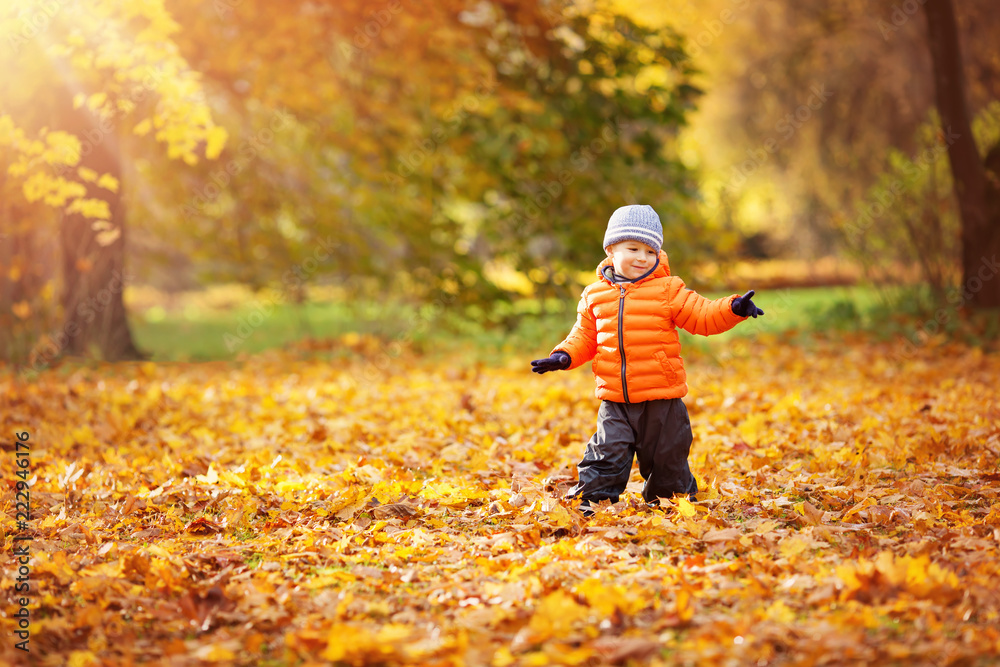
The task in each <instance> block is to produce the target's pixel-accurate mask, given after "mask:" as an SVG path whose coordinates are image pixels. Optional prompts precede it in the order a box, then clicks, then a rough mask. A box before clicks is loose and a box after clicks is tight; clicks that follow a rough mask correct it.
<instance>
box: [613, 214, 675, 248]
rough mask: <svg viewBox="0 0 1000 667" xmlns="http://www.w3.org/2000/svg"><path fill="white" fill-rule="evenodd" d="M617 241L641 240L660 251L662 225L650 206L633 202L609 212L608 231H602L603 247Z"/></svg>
mask: <svg viewBox="0 0 1000 667" xmlns="http://www.w3.org/2000/svg"><path fill="white" fill-rule="evenodd" d="M619 241H642V242H643V243H645V244H646V245H648V246H650V247H652V248H653V249H654V250H656V252H660V246H662V245H663V227H662V226H661V225H660V216H658V215H656V211H654V210H653V207H652V206H646V205H645V204H634V205H631V206H622V207H621V208H619V209H618V210H616V211H615V212H614V213H612V214H611V219H610V220H608V231H606V232H604V247H605V248H607V247H608V246H609V245H614V244H616V243H618V242H619Z"/></svg>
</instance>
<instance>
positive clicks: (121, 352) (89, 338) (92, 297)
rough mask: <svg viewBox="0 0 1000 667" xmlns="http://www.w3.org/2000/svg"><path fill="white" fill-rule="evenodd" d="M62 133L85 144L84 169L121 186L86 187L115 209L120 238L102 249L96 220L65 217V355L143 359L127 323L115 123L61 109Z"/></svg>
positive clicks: (83, 110)
mask: <svg viewBox="0 0 1000 667" xmlns="http://www.w3.org/2000/svg"><path fill="white" fill-rule="evenodd" d="M60 108H61V109H62V110H63V112H62V113H63V123H61V124H60V128H61V129H65V130H66V131H69V132H72V133H74V134H75V135H77V136H78V137H79V138H80V142H81V143H82V151H81V153H82V155H81V160H80V166H84V167H87V168H89V169H93V170H94V171H96V172H97V173H98V174H99V175H103V174H111V175H112V176H114V177H115V178H116V179H118V181H119V189H118V191H117V192H112V191H110V190H107V189H105V188H99V187H97V186H96V185H95V184H93V183H87V196H88V197H94V198H98V199H103V200H105V201H107V202H108V204H109V207H110V209H111V221H110V222H111V224H112V225H113V227H114V228H115V229H118V230H120V232H121V233H120V234H119V236H118V238H117V239H115V240H114V242H112V243H110V244H108V245H101V244H100V243H99V242H98V233H97V232H96V231H94V229H93V223H94V219H93V218H85V217H83V216H82V215H80V214H78V213H75V214H72V215H68V214H64V215H63V218H62V228H61V230H60V231H61V234H60V236H61V238H60V241H61V245H62V278H63V293H62V305H63V309H64V312H65V324H64V327H63V333H64V340H65V343H64V344H63V351H64V352H68V353H69V354H76V355H88V354H91V353H94V352H96V353H97V354H98V355H99V356H100V357H101V358H103V359H106V360H108V361H117V360H124V359H140V358H142V355H141V353H140V352H139V350H138V349H136V347H135V344H134V343H133V341H132V333H131V331H130V330H129V327H128V320H127V319H126V317H125V303H124V301H123V300H122V294H123V292H124V289H125V282H126V275H127V274H126V273H125V207H124V205H123V203H122V200H121V172H122V169H121V154H120V150H119V146H118V137H117V136H116V127H115V124H114V122H113V120H107V119H105V120H103V121H102V120H101V119H100V118H98V117H96V116H94V114H92V113H90V112H89V111H88V110H87V109H86V108H81V109H73V107H72V103H71V102H69V100H66V102H65V103H64V104H63V105H61V107H60Z"/></svg>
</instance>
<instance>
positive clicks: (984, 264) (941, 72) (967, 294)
mask: <svg viewBox="0 0 1000 667" xmlns="http://www.w3.org/2000/svg"><path fill="white" fill-rule="evenodd" d="M924 11H925V12H926V14H927V44H928V47H929V48H930V52H931V61H932V63H933V69H934V91H935V103H936V105H937V109H938V113H939V114H940V116H941V124H942V126H943V129H944V130H945V136H946V137H949V140H950V138H951V137H955V139H954V140H951V143H950V144H949V145H948V162H949V164H950V165H951V173H952V176H953V179H954V183H955V186H954V187H955V197H956V198H957V199H958V207H959V212H960V214H961V216H962V291H963V295H964V300H966V301H967V302H968V303H969V305H971V306H973V307H977V308H984V307H998V306H1000V275H998V271H1000V269H998V266H997V259H998V257H997V256H998V255H1000V218H998V217H997V215H996V213H995V212H992V211H990V210H989V208H988V206H987V180H986V169H985V166H984V164H983V160H982V159H980V157H979V151H978V150H977V149H976V142H975V140H974V139H973V136H972V126H971V123H970V114H969V109H968V106H967V104H966V97H965V77H964V75H963V72H962V54H961V49H960V45H959V43H958V26H957V23H956V21H955V9H954V6H953V5H952V0H927V1H926V2H925V3H924ZM991 213H992V215H991Z"/></svg>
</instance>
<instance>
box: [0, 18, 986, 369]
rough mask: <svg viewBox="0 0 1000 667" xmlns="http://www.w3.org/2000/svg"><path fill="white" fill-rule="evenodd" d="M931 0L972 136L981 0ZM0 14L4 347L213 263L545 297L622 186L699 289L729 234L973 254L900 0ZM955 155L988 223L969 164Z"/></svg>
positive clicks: (746, 248)
mask: <svg viewBox="0 0 1000 667" xmlns="http://www.w3.org/2000/svg"><path fill="white" fill-rule="evenodd" d="M947 4H949V5H950V3H947ZM929 9H930V3H928V10H929ZM954 9H955V15H956V17H957V23H956V26H957V27H956V34H957V37H958V43H959V44H960V46H961V57H960V59H959V60H955V61H954V62H956V63H959V64H960V65H961V67H962V72H963V74H964V78H965V86H964V88H965V92H964V95H965V97H966V102H967V107H966V109H965V113H966V114H967V115H968V116H969V120H970V121H971V123H972V134H973V135H974V139H975V151H976V153H977V155H978V157H979V158H980V159H981V160H982V162H981V164H982V165H987V164H988V163H987V161H986V156H987V154H989V152H990V151H991V150H994V151H995V152H994V153H993V155H997V154H1000V151H996V150H995V147H996V146H997V141H998V137H1000V129H998V128H1000V109H998V106H997V103H996V100H997V99H998V92H1000V91H998V90H997V86H1000V84H998V83H997V81H998V79H997V77H996V72H997V69H998V67H1000V47H998V46H997V44H998V42H997V40H996V39H995V36H996V35H997V34H1000V33H998V30H1000V18H998V17H997V15H996V12H995V11H992V9H991V5H990V3H988V2H986V1H985V0H973V1H970V2H962V3H957V4H956V5H955V6H954ZM3 12H4V13H3V14H2V15H0V35H2V36H3V37H4V40H5V44H4V45H2V46H3V47H4V50H3V51H2V52H0V59H2V61H3V64H4V70H5V71H7V72H13V73H15V74H14V75H12V76H7V77H5V78H4V80H3V81H2V82H0V193H2V203H0V235H2V236H0V331H2V332H3V333H2V334H0V337H2V340H0V345H2V354H3V356H4V357H7V358H18V359H26V358H30V357H31V356H32V355H34V357H35V358H38V357H39V356H41V357H42V358H51V357H54V356H57V355H58V354H60V353H62V352H64V351H65V352H70V353H74V354H78V353H90V354H97V355H98V356H102V357H105V358H127V357H135V356H138V355H139V350H137V349H136V346H135V345H134V344H133V342H132V341H131V337H130V336H129V335H128V327H127V320H126V318H125V314H126V313H125V309H124V305H123V303H122V298H121V293H122V288H121V286H122V285H123V284H124V283H125V282H128V283H130V284H149V285H153V286H156V287H158V288H160V289H163V290H167V291H171V290H180V289H192V288H197V287H199V286H204V285H207V284H211V283H218V282H239V283H243V284H246V285H249V286H251V287H253V288H254V289H261V288H265V287H270V288H275V289H278V290H281V291H282V292H283V293H284V294H285V298H287V299H288V300H290V301H292V302H302V301H304V300H306V299H307V298H308V289H307V288H308V287H310V286H316V285H322V284H329V285H335V286H338V287H339V288H342V289H343V290H344V292H343V293H344V294H346V295H348V296H349V298H354V299H373V298H378V295H380V294H388V295H392V298H401V299H408V300H412V301H413V302H415V303H419V302H425V303H429V302H434V301H435V300H436V301H438V302H447V303H449V304H452V305H453V307H454V308H457V309H467V310H466V311H464V312H468V313H469V314H470V316H472V315H474V314H476V313H478V314H480V315H486V314H488V313H489V312H490V311H491V310H493V309H495V308H496V306H497V305H498V304H502V303H505V302H509V301H510V300H511V299H514V298H518V297H519V296H523V295H526V294H530V295H533V296H535V297H541V303H542V304H545V303H546V301H545V297H553V298H556V299H564V300H565V299H569V300H572V299H573V297H575V295H576V294H578V293H579V289H580V285H581V283H582V282H584V281H586V280H589V275H591V274H592V271H593V268H594V266H596V264H597V262H598V261H600V259H601V257H602V252H601V249H600V247H599V245H600V244H599V241H598V239H600V238H601V237H602V235H603V230H604V227H605V225H606V222H607V218H608V216H609V215H610V213H611V212H612V211H613V210H614V209H615V208H617V207H618V206H621V205H623V204H626V203H636V202H643V203H650V204H652V205H653V206H654V207H655V208H656V209H657V211H658V212H659V214H660V216H661V218H662V220H663V223H664V231H665V237H666V239H665V248H666V249H667V251H668V253H669V254H670V258H671V266H672V268H673V270H674V272H675V273H680V274H681V275H683V276H684V277H685V278H686V279H688V282H689V283H690V284H692V285H693V286H696V287H698V286H701V285H706V284H709V283H710V282H711V281H712V280H714V279H716V278H717V276H718V274H717V273H713V272H712V271H711V270H708V269H706V265H709V264H716V263H718V262H725V261H727V260H732V259H735V258H738V257H756V258H774V257H785V258H802V259H807V260H814V259H817V258H820V257H826V256H831V255H832V256H838V257H848V258H854V259H855V260H857V261H859V262H860V263H861V264H862V265H863V266H864V267H865V269H866V272H867V274H868V276H869V278H871V279H874V280H890V279H892V280H897V279H899V277H900V276H901V275H905V274H906V273H907V271H916V272H918V274H919V276H920V279H921V280H922V281H924V282H926V283H927V284H929V285H930V286H931V288H932V289H933V291H934V293H935V294H936V295H937V297H938V298H939V299H942V300H943V299H946V298H948V295H949V293H950V292H949V290H954V289H955V288H957V287H959V286H961V285H963V284H965V283H967V281H968V275H966V276H965V278H964V279H963V263H962V242H961V241H962V238H963V237H962V231H961V230H962V222H961V220H962V212H961V211H960V208H959V207H958V205H957V200H956V198H955V196H954V194H953V193H954V188H953V183H954V179H953V176H952V173H953V172H952V169H951V166H950V165H949V163H948V159H949V148H950V146H949V144H948V136H949V135H948V134H947V132H946V128H942V122H941V117H940V116H939V115H935V111H934V109H935V106H936V105H935V91H936V87H935V81H936V80H935V76H934V71H935V69H934V66H933V63H932V59H931V51H930V49H929V47H928V44H929V39H930V37H932V33H929V32H928V24H927V18H926V15H925V11H924V9H923V8H922V6H921V5H920V3H918V2H916V1H915V0H914V2H895V3H893V2H888V1H882V2H876V3H862V2H857V1H856V0H834V1H833V2H828V3H821V4H820V5H817V4H816V3H806V4H801V3H798V4H797V3H791V2H787V1H785V0H758V1H756V2H751V1H750V0H706V1H705V2H698V3H694V2H676V3H665V4H664V3H660V2H652V1H651V0H650V1H646V0H630V1H626V0H595V1H591V2H586V3H584V2H562V1H552V2H538V3H536V2H531V3H529V2H520V1H512V2H490V1H487V0H481V1H478V2H472V1H466V0H446V1H444V2H436V3H431V2H423V1H419V2H418V1H409V0H385V1H384V2H381V3H378V2H377V3H370V2H366V3H362V2H360V1H351V0H348V1H338V2H333V1H332V0H330V1H318V0H309V1H306V0H292V1H291V2H287V3H284V4H281V5H280V6H279V5H274V4H273V3H265V2H263V0H214V1H213V2H202V1H201V0H143V1H142V2H130V1H128V0H121V1H119V2H104V1H98V0H93V2H85V3H78V4H67V5H61V4H58V3H52V4H51V5H45V4H40V3H36V2H29V1H27V0H17V1H15V2H9V3H6V5H5V7H4V10H3ZM938 80H940V76H939V77H938ZM938 94H939V96H940V95H942V94H943V95H944V99H953V98H954V96H955V95H956V94H957V93H954V92H946V93H941V92H940V91H938ZM938 106H940V104H938ZM944 124H945V126H947V125H948V122H947V120H946V121H945V123H944ZM965 134H966V135H967V134H968V133H965ZM962 140H963V141H968V140H969V137H968V136H963V137H962ZM981 171H982V174H983V179H984V183H985V184H986V185H985V186H984V188H986V189H985V190H984V202H986V203H984V206H986V209H984V210H988V211H991V212H990V213H988V215H987V219H988V220H990V221H991V222H988V223H986V224H987V227H988V229H996V227H997V226H998V225H997V220H998V216H997V214H996V204H995V202H996V201H997V199H998V198H997V197H996V196H995V194H993V193H995V186H991V185H990V184H991V183H996V181H995V180H992V179H995V174H996V172H995V171H991V169H990V168H987V167H986V166H984V167H983V168H982V169H981ZM987 186H988V187H987ZM991 187H993V188H994V189H989V188H991ZM990 202H994V203H990ZM991 206H992V207H994V208H990V207H991ZM990 225H992V226H990ZM988 229H987V231H988ZM991 238H993V239H994V241H995V239H996V235H995V233H994V236H993V237H991ZM983 247H984V248H986V247H988V245H984V246H983ZM968 261H969V260H968V258H966V264H968ZM967 273H968V267H966V274H967ZM713 276H715V277H716V278H713ZM963 280H964V281H965V283H963ZM996 284H1000V281H997V283H996ZM991 290H992V291H991ZM998 290H1000V288H997V287H996V285H993V286H992V287H990V288H984V289H982V290H981V291H977V294H982V295H987V294H993V293H994V292H997V293H1000V292H998ZM977 298H979V297H977ZM29 360H30V359H29Z"/></svg>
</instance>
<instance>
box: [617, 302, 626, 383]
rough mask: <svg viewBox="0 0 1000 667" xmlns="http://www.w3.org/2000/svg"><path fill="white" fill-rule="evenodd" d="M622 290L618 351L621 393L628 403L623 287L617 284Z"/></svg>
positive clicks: (619, 305) (619, 307) (619, 308)
mask: <svg viewBox="0 0 1000 667" xmlns="http://www.w3.org/2000/svg"><path fill="white" fill-rule="evenodd" d="M618 289H620V290H621V291H622V295H621V298H620V299H618V352H619V353H620V354H621V356H622V394H623V395H624V396H625V402H626V403H628V385H627V384H626V383H625V335H624V334H623V333H622V324H623V320H624V315H625V288H624V287H621V286H619V287H618Z"/></svg>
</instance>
